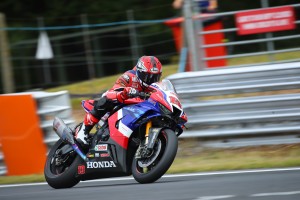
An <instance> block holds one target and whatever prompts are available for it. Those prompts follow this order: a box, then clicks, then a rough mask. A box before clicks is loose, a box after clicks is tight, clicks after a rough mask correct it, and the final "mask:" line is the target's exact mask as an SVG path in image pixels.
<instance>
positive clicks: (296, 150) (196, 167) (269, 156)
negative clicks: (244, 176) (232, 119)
mask: <svg viewBox="0 0 300 200" xmlns="http://www.w3.org/2000/svg"><path fill="white" fill-rule="evenodd" d="M297 166H300V144H295V145H274V146H261V147H244V148H231V149H205V148H202V147H201V146H199V145H198V144H197V142H195V141H191V140H181V141H180V144H179V150H178V153H177V156H176V158H175V161H174V163H173V165H172V166H171V168H170V169H169V170H168V172H167V173H169V174H170V173H171V174H176V173H187V172H204V171H219V170H238V169H258V168H279V167H297ZM44 181H45V179H44V176H43V175H42V174H36V175H28V176H0V184H12V183H32V182H44Z"/></svg>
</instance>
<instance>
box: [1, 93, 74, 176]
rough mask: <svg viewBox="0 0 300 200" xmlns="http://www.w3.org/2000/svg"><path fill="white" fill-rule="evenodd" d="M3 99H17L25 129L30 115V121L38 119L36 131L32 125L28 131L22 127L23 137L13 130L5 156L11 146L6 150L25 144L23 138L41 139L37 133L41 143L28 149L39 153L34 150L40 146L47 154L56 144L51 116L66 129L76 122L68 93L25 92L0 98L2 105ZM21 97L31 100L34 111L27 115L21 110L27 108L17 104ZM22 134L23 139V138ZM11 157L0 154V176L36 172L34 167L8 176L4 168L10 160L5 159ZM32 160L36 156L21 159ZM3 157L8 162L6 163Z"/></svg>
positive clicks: (16, 171)
mask: <svg viewBox="0 0 300 200" xmlns="http://www.w3.org/2000/svg"><path fill="white" fill-rule="evenodd" d="M4 97H12V99H13V98H14V99H15V98H16V101H18V102H20V104H21V105H22V106H20V110H18V112H21V113H22V116H23V117H24V118H23V120H22V119H21V120H22V121H24V124H25V126H26V125H27V124H28V123H32V121H29V119H28V118H29V117H28V116H29V115H32V116H33V117H34V116H37V120H36V121H37V123H38V124H37V127H35V125H33V124H29V125H28V127H29V128H27V129H26V127H24V129H23V132H27V133H24V134H23V133H22V131H17V130H15V129H12V130H13V131H12V132H11V133H10V134H12V135H14V137H15V138H13V139H8V140H11V141H10V143H6V152H8V150H7V148H8V145H10V146H9V148H14V146H12V145H13V144H14V143H16V144H17V143H18V142H19V143H20V142H21V141H20V140H24V138H25V139H26V140H27V141H30V140H32V139H36V138H35V137H37V136H38V135H40V134H39V133H41V134H42V136H40V137H42V138H41V139H40V140H41V141H35V142H34V144H31V146H30V148H31V149H34V151H38V150H39V149H38V146H35V145H38V143H40V142H41V143H43V145H44V146H45V147H43V148H42V149H43V150H44V148H45V150H44V151H45V154H46V153H47V151H49V149H50V147H51V146H52V145H53V143H54V142H55V141H57V140H58V136H57V135H56V134H55V133H54V131H53V129H52V122H53V118H54V116H58V117H60V118H61V119H63V120H64V121H65V123H66V124H68V125H72V124H74V122H75V121H74V120H73V119H72V110H71V105H70V98H69V94H68V92H67V91H61V92H53V93H48V92H42V91H34V92H26V93H17V94H8V95H5V96H2V97H1V100H2V101H3V99H4ZM22 97H27V99H29V100H30V99H33V102H34V103H33V104H32V105H33V107H32V108H33V109H31V110H30V111H27V110H26V111H25V109H24V110H23V107H28V104H26V103H24V102H22V101H19V100H18V98H22ZM8 100H9V99H8ZM9 101H11V100H9ZM11 109H15V107H13V108H11ZM29 112H30V113H29ZM32 112H34V113H32ZM19 126H22V125H21V124H20V123H19V124H18V127H19ZM23 126H24V125H23ZM33 126H34V130H32V127H33ZM8 128H9V127H8ZM33 132H36V133H33ZM22 134H23V135H24V137H23V135H22ZM2 136H3V135H2ZM6 137H7V136H6ZM18 137H19V138H18ZM16 138H17V139H18V140H17V139H16ZM2 142H4V141H2ZM0 145H1V144H0ZM22 146H23V147H22V148H28V147H26V144H23V145H22ZM0 147H2V148H3V147H4V146H0ZM35 147H36V149H35ZM2 148H0V150H3V149H2ZM3 152H4V151H3ZM45 154H43V155H41V160H44V159H45V157H46V155H45ZM11 155H12V154H9V155H8V154H5V153H4V154H3V153H0V175H5V174H25V173H27V172H28V171H30V172H32V171H34V170H37V167H36V168H35V169H32V167H31V169H28V171H22V170H19V169H14V171H13V172H11V171H12V169H9V170H7V168H6V166H8V162H7V161H8V160H12V159H9V158H8V157H9V156H11ZM19 155H20V154H19ZM6 156H8V157H6ZM13 156H17V155H15V154H13ZM34 156H36V155H24V156H23V157H22V159H27V158H28V157H33V158H32V159H34ZM5 157H6V158H7V159H5ZM4 161H5V162H4ZM10 164H11V166H13V165H14V163H10ZM24 165H26V164H24ZM42 165H44V163H43V164H40V166H38V167H39V168H38V170H40V168H41V166H42ZM23 167H24V166H23Z"/></svg>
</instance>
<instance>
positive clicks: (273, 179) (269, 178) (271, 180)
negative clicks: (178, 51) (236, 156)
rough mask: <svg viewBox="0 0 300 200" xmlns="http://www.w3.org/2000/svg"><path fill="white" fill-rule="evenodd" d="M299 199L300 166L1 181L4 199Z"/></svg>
mask: <svg viewBox="0 0 300 200" xmlns="http://www.w3.org/2000/svg"><path fill="white" fill-rule="evenodd" d="M6 199H10V200H18V199H22V200H54V199H59V200H61V199H66V200H90V199H91V200H95V199H97V200H119V199H120V200H220V199H221V200H223V199H224V200H250V199H251V200H262V199H263V200H299V199H300V168H285V169H266V170H243V171H226V172H208V173H194V174H178V175H166V176H164V177H162V178H161V179H159V180H158V181H157V182H155V183H152V184H139V183H137V182H136V181H135V180H134V179H133V178H132V177H123V178H111V179H98V180H93V181H86V182H80V183H79V184H78V185H76V186H75V187H73V188H70V189H59V190H55V189H52V188H51V187H49V186H48V185H47V184H46V183H37V184H20V185H0V200H6Z"/></svg>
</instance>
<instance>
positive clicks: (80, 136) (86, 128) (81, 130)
mask: <svg viewBox="0 0 300 200" xmlns="http://www.w3.org/2000/svg"><path fill="white" fill-rule="evenodd" d="M98 121H99V120H98V119H97V118H95V117H94V116H93V115H91V113H87V114H86V115H85V118H84V121H83V123H82V125H81V126H79V127H78V128H77V129H76V131H75V138H76V140H77V142H79V143H80V144H81V145H83V146H87V145H88V141H87V140H88V139H89V137H90V131H91V130H92V129H93V127H94V125H95V124H97V123H98Z"/></svg>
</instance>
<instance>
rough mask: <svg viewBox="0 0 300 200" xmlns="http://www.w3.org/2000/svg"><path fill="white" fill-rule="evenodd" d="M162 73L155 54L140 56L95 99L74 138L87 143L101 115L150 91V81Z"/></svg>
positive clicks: (158, 78)
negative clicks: (139, 93)
mask: <svg viewBox="0 0 300 200" xmlns="http://www.w3.org/2000/svg"><path fill="white" fill-rule="evenodd" d="M161 74H162V65H161V63H160V61H159V60H158V59H157V58H156V57H155V56H142V57H141V58H139V60H138V62H137V64H136V66H135V67H134V68H133V69H132V70H129V71H126V72H125V73H124V74H123V75H121V76H120V77H119V78H118V79H117V81H116V82H115V84H114V86H113V87H112V88H111V89H110V90H108V91H107V92H105V93H104V94H103V95H102V97H101V98H100V99H99V100H98V101H95V103H94V105H93V109H92V110H91V111H90V112H88V113H87V114H86V115H85V118H84V121H83V123H82V125H81V126H80V127H78V128H77V129H76V133H75V138H76V140H77V141H78V142H80V143H81V144H83V145H87V144H88V143H87V140H86V139H87V138H88V137H89V132H90V131H91V130H92V128H93V127H94V125H95V124H97V123H98V122H99V120H100V119H101V117H102V116H103V115H105V114H106V113H107V112H109V111H111V110H112V109H113V108H114V107H115V106H116V105H118V104H119V103H125V104H126V102H124V100H126V99H129V98H133V97H136V94H137V93H138V92H150V88H148V87H149V86H150V85H151V84H152V83H154V82H158V81H159V80H160V77H161Z"/></svg>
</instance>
